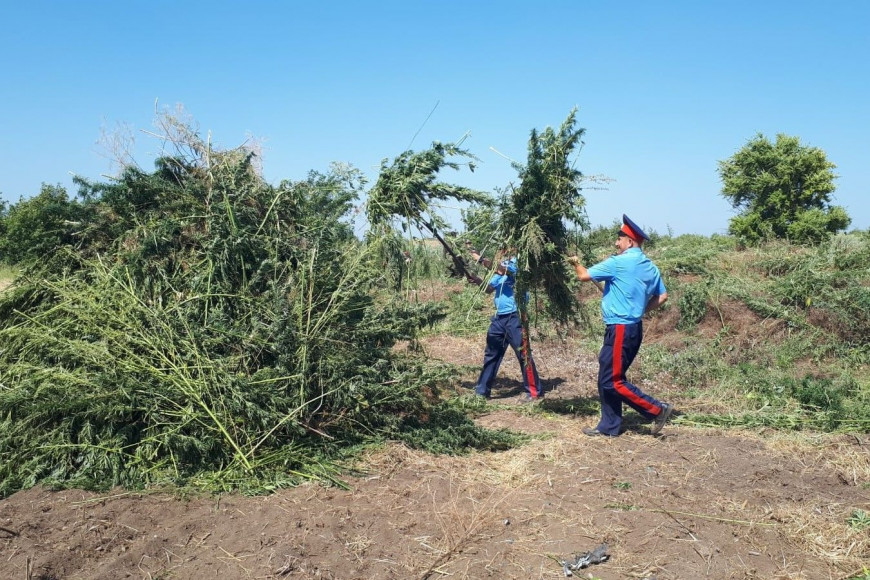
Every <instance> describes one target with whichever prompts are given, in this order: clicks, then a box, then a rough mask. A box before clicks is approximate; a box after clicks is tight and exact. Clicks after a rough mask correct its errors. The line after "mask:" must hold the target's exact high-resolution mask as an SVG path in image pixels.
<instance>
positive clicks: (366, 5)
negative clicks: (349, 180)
mask: <svg viewBox="0 0 870 580" xmlns="http://www.w3.org/2000/svg"><path fill="white" fill-rule="evenodd" d="M3 22H4V25H3V34H2V35H0V54H2V64H3V65H2V68H0V70H2V80H0V102H2V105H3V106H2V109H0V128H2V142H0V192H2V197H3V199H5V200H7V201H10V202H15V201H18V200H19V199H20V198H22V197H25V198H27V197H31V196H33V195H35V194H37V193H38V192H39V189H40V185H41V184H42V183H43V182H45V183H49V184H57V183H59V184H61V185H63V186H65V187H67V189H68V190H69V191H70V193H74V191H75V190H74V187H73V185H72V180H71V177H70V174H71V173H75V174H79V175H81V176H83V177H86V178H89V179H92V180H100V179H102V178H101V177H100V176H101V174H106V173H109V172H111V171H112V170H113V167H112V164H111V163H110V160H109V159H108V158H107V157H105V152H104V151H102V150H101V148H100V147H99V146H98V145H97V142H98V140H99V138H100V134H101V130H102V129H106V130H108V131H113V130H114V129H115V128H116V127H117V126H118V125H126V126H128V127H131V128H133V130H134V131H135V136H136V146H135V150H134V153H135V159H136V161H137V162H138V164H139V165H140V166H141V167H143V168H146V169H151V168H152V167H153V160H154V157H155V156H156V155H157V154H158V152H159V147H160V143H159V141H157V140H155V139H154V138H152V137H149V136H148V135H146V134H145V133H143V132H141V130H143V129H144V130H151V129H153V120H154V110H155V109H154V104H155V100H158V106H159V107H175V105H176V104H182V105H183V106H184V108H185V110H186V111H187V112H188V113H189V114H190V115H192V117H193V118H194V119H195V120H196V121H197V122H198V124H199V126H200V128H201V129H202V131H203V133H205V132H208V131H210V132H211V135H212V139H213V141H214V142H215V143H216V144H217V145H219V146H222V147H234V146H237V145H240V144H242V143H243V142H244V141H245V140H246V139H247V138H248V137H249V136H254V137H256V138H258V139H259V140H261V141H262V143H263V146H264V150H263V166H264V175H265V177H266V179H267V180H269V181H270V182H272V183H277V182H278V181H280V180H282V179H302V178H304V177H305V175H306V174H307V172H308V171H309V170H312V169H314V170H318V171H325V170H327V169H328V166H329V163H330V162H332V161H341V162H347V163H350V164H352V165H354V166H355V167H357V168H359V169H361V170H363V171H364V172H365V173H366V174H367V175H369V177H370V180H371V181H370V185H371V183H373V181H374V179H375V178H376V175H377V169H378V167H379V165H380V162H381V160H382V159H384V158H390V159H392V158H393V157H395V156H396V155H398V154H400V153H401V152H402V151H404V150H406V149H408V148H412V149H417V150H419V149H424V148H426V147H428V146H429V145H430V144H431V142H432V141H434V140H439V141H445V142H447V141H455V140H457V139H459V138H461V137H462V136H463V135H464V134H465V133H466V132H469V133H470V135H469V137H468V139H467V140H466V142H465V144H464V145H465V146H466V147H467V148H469V149H470V150H471V151H472V152H473V153H474V154H476V155H477V156H478V157H479V158H480V160H481V162H482V165H481V167H480V168H479V169H478V171H476V172H475V173H474V174H470V173H468V172H467V171H466V172H458V173H454V172H448V173H446V174H444V176H443V178H444V180H445V181H449V182H452V183H457V184H461V185H466V186H469V187H475V188H478V189H483V190H487V191H492V190H494V189H495V188H496V187H505V186H506V185H508V184H509V183H511V182H514V183H515V182H516V173H515V172H514V170H513V169H512V168H511V166H510V164H509V162H508V161H507V160H506V159H505V158H504V157H503V156H502V155H504V156H507V157H510V158H513V159H516V160H519V161H524V160H525V157H526V145H527V141H528V136H529V132H530V131H531V129H533V128H537V129H543V128H544V127H546V126H554V127H555V126H558V125H559V124H560V123H561V122H562V121H563V120H564V119H565V117H566V116H567V115H568V112H569V111H570V110H571V109H572V107H574V106H577V107H578V108H579V113H578V125H579V126H580V127H584V128H585V129H586V134H585V143H586V144H585V147H584V148H583V150H582V151H581V152H580V153H579V155H577V158H576V161H577V164H576V166H577V167H578V168H579V169H580V170H581V171H582V172H583V173H585V174H587V175H603V176H606V177H608V178H610V179H612V180H614V181H612V182H611V183H610V184H609V185H608V188H607V190H605V191H596V190H590V191H587V192H586V198H587V209H588V213H589V217H590V219H591V221H592V223H593V224H596V225H609V224H610V223H612V222H613V221H614V220H615V219H618V218H619V217H620V216H621V214H622V213H623V212H625V213H627V214H628V215H629V216H631V217H632V218H633V219H634V221H636V222H638V223H639V224H641V225H642V226H644V227H646V228H648V229H654V230H656V231H658V232H660V233H667V232H669V231H670V232H671V233H673V234H677V235H679V234H685V233H696V234H702V235H710V234H713V233H724V232H725V231H726V228H727V223H728V219H729V218H730V217H731V216H732V215H733V211H732V209H731V207H730V206H729V205H728V204H727V203H726V201H725V200H724V199H723V198H722V197H721V195H720V193H719V192H720V190H721V183H720V181H719V179H718V175H717V172H716V167H717V166H716V162H717V161H718V160H723V159H726V158H728V157H730V156H731V155H732V154H734V153H735V152H736V151H737V150H738V149H740V148H741V147H742V146H743V145H744V144H745V143H746V142H747V141H748V140H749V139H750V138H752V137H753V136H755V135H756V134H757V133H759V132H760V133H763V134H764V135H766V136H767V137H769V138H770V139H774V138H775V136H776V134H777V133H785V134H787V135H793V136H798V137H800V139H801V142H802V143H803V144H805V145H810V146H815V147H820V148H821V149H823V150H824V151H825V152H826V153H827V155H828V159H829V160H830V161H832V162H833V163H835V164H837V166H838V167H837V170H836V172H837V174H838V175H840V178H839V179H838V180H837V181H836V184H837V191H836V192H835V193H834V200H833V201H834V203H835V204H837V205H842V206H845V207H846V209H847V211H848V212H849V214H850V216H851V217H852V220H853V222H852V227H855V228H861V229H867V228H870V154H868V153H870V2H863V1H860V0H848V1H844V0H832V1H829V2H818V1H805V0H771V1H766V0H753V1H747V0H736V1H730V2H699V1H698V0H679V1H677V0H674V1H666V0H665V1H649V0H623V1H622V2H609V1H603V0H601V1H598V0H595V1H589V0H573V1H560V2H547V1H544V0H542V1H540V2H531V1H522V2H518V1H513V0H504V1H501V2H485V1H481V2H475V1H467V0H466V1H462V2H460V1H454V0H443V1H439V2H434V1H425V0H403V1H389V2H363V1H354V2H350V1H348V2H334V1H329V0H323V1H320V2H304V3H303V2H279V1H277V0H276V1H273V2H265V1H258V0H249V1H247V2H222V1H220V0H213V1H210V2H200V1H196V2H193V1H175V2H170V1H166V0H150V1H147V2H145V1H137V0H131V1H118V0H113V1H111V2H109V1H103V0H100V1H88V0H82V1H80V2H71V1H66V0H57V1H54V2H49V1H45V0H28V1H27V2H4V8H3ZM492 149H495V150H497V151H498V152H500V154H501V155H500V154H498V153H496V152H494V151H493V150H492Z"/></svg>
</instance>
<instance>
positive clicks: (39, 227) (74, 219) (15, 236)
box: [0, 184, 87, 265]
mask: <svg viewBox="0 0 870 580" xmlns="http://www.w3.org/2000/svg"><path fill="white" fill-rule="evenodd" d="M86 212H87V210H86V208H85V207H84V206H83V205H82V204H81V203H79V202H77V201H75V200H70V199H69V197H68V196H67V193H66V190H65V189H64V188H63V187H61V186H60V185H57V186H51V185H46V184H43V186H42V190H41V191H40V193H39V195H37V196H35V197H32V198H30V199H23V200H21V201H19V202H18V203H16V204H12V205H11V206H10V207H9V209H8V211H6V212H5V215H2V219H0V223H2V227H0V261H2V262H5V263H7V264H10V265H14V264H19V263H22V262H27V261H33V260H38V259H41V258H44V257H45V256H47V255H51V254H52V253H54V252H55V251H56V250H57V248H59V247H61V246H64V245H75V244H76V243H78V241H79V233H80V231H81V230H82V229H83V223H82V220H83V219H84V218H85V215H86Z"/></svg>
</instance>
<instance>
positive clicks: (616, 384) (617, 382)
mask: <svg viewBox="0 0 870 580" xmlns="http://www.w3.org/2000/svg"><path fill="white" fill-rule="evenodd" d="M624 335H625V325H622V324H617V325H616V336H615V337H614V339H613V388H614V389H616V392H617V393H619V394H620V395H622V396H623V397H624V398H626V399H628V400H629V401H631V402H632V403H634V404H635V405H638V406H640V407H641V408H642V409H645V410H647V411H649V412H650V413H652V414H653V415H655V414H657V413H658V412H660V411H661V409H659V408H658V407H657V406H655V405H653V404H652V403H650V402H649V401H647V400H646V399H644V398H642V397H639V396H638V395H637V393H635V392H634V391H632V390H631V389H629V388H628V387H627V386H626V384H625V377H624V376H623V375H622V341H623V337H624Z"/></svg>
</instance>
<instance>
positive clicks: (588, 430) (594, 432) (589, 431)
mask: <svg viewBox="0 0 870 580" xmlns="http://www.w3.org/2000/svg"><path fill="white" fill-rule="evenodd" d="M583 434H584V435H589V436H590V437H616V435H608V434H607V433H602V432H601V431H599V430H598V429H596V428H595V427H584V428H583Z"/></svg>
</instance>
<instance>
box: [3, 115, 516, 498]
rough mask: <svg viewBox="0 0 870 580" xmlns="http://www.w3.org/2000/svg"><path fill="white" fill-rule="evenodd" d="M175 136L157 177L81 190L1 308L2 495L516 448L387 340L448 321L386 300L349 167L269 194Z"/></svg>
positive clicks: (261, 483)
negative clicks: (423, 452)
mask: <svg viewBox="0 0 870 580" xmlns="http://www.w3.org/2000/svg"><path fill="white" fill-rule="evenodd" d="M169 126H170V127H171V128H173V129H175V132H174V134H173V137H174V139H170V140H169V141H170V143H172V144H174V145H175V148H174V154H172V155H165V156H163V157H161V158H159V159H158V160H157V161H156V163H155V170H154V171H150V172H149V171H143V170H142V169H140V168H138V167H136V166H128V167H127V168H126V169H125V170H124V171H123V172H122V173H121V174H120V175H119V176H118V177H117V178H116V179H114V180H112V181H110V182H106V183H91V182H87V181H84V180H79V181H78V185H79V187H80V192H79V199H80V201H78V202H77V203H79V204H80V207H79V208H78V209H79V210H80V211H79V215H80V218H81V219H79V220H76V221H67V222H65V223H64V227H66V228H68V229H69V231H67V232H65V234H66V235H65V236H64V239H65V240H72V242H70V243H64V244H63V245H61V246H59V247H57V248H54V251H53V252H52V253H51V254H50V256H46V257H44V259H41V260H37V261H34V262H31V263H29V264H24V265H22V266H21V269H20V274H19V276H18V277H17V279H16V280H15V282H14V284H13V285H12V287H10V288H9V289H7V291H5V292H4V293H3V294H2V296H0V344H2V345H3V346H2V349H0V496H6V495H9V494H11V493H14V492H15V491H17V490H20V489H25V488H28V487H31V486H33V485H36V484H38V483H41V484H44V485H50V486H58V487H70V486H75V487H80V488H86V489H104V488H108V487H110V486H116V485H121V486H127V487H143V486H149V485H159V484H172V485H182V486H191V487H194V488H200V489H208V490H228V489H232V490H241V491H247V492H252V493H255V492H263V491H267V490H270V489H275V488H278V487H282V486H288V485H293V484H295V483H298V482H299V481H302V480H304V479H311V478H313V479H319V480H325V481H331V482H336V483H340V477H341V475H340V474H341V471H340V467H339V465H340V463H341V460H342V458H344V457H346V456H347V455H348V454H349V453H352V452H353V450H354V449H355V448H357V447H358V446H360V445H364V444H367V443H371V442H376V441H381V440H384V439H388V438H400V439H401V438H407V439H409V440H411V441H426V440H431V439H432V437H437V434H436V435H433V436H428V437H427V436H425V435H421V431H426V430H427V429H430V428H434V429H436V430H441V431H443V432H448V431H449V432H450V437H451V439H450V444H449V445H447V446H446V448H445V449H444V451H446V452H461V451H462V450H463V448H467V447H469V446H471V447H478V448H503V447H505V446H506V445H508V444H509V442H510V441H511V435H509V434H507V433H502V432H495V431H494V432H488V431H485V430H483V429H478V428H476V427H474V426H473V424H472V423H471V422H470V420H469V419H467V418H466V417H465V416H464V415H462V414H457V413H455V412H453V411H451V410H450V409H448V408H444V406H443V405H442V404H441V403H440V402H439V400H438V397H437V396H434V395H435V394H437V390H438V387H439V385H445V384H447V382H448V381H449V380H450V379H451V377H452V375H453V372H454V371H452V370H451V369H450V368H448V367H446V366H444V365H441V364H435V363H429V362H428V361H426V360H425V359H423V358H420V357H416V358H415V357H414V356H413V354H412V353H400V352H396V350H395V349H393V348H392V347H393V346H394V345H395V344H396V342H397V341H399V340H404V339H413V337H414V336H415V335H416V334H417V333H418V331H419V329H420V328H422V327H425V326H427V325H431V324H433V323H434V322H435V321H437V320H439V319H441V318H442V317H443V316H444V311H443V307H442V306H440V305H438V304H435V303H429V304H410V303H408V302H407V301H405V300H401V299H398V298H397V297H396V296H395V293H391V292H389V291H385V290H390V283H391V281H390V280H389V276H388V272H387V271H386V270H385V268H383V267H380V264H379V257H378V249H377V248H378V246H377V245H376V244H365V243H362V242H360V241H359V240H357V239H356V238H355V237H354V235H353V227H352V224H351V217H352V212H353V210H354V205H353V203H354V201H355V200H356V199H357V198H358V196H359V193H360V192H361V190H362V188H363V186H364V179H363V178H362V176H361V175H360V174H359V173H358V172H357V171H355V170H354V169H352V168H348V167H346V166H339V165H334V166H333V167H332V168H331V169H330V171H329V172H328V173H326V174H321V173H317V172H312V173H310V174H309V175H308V176H307V178H306V179H304V180H301V181H283V182H281V183H280V184H279V185H277V186H274V185H270V184H268V183H266V182H265V181H264V180H263V179H262V177H261V176H260V174H259V172H258V169H257V164H256V155H255V153H254V152H253V151H251V150H247V149H245V148H240V149H233V150H228V151H217V150H215V149H214V148H212V146H211V145H210V143H207V142H205V141H203V140H202V139H200V138H199V137H198V136H196V135H195V134H194V133H193V132H192V131H189V130H187V129H186V128H184V127H182V126H180V125H179V124H177V123H176V124H170V125H169ZM433 425H434V426H435V427H433ZM457 425H458V426H459V427H460V429H458V430H457V429H456V427H457ZM457 432H459V433H464V435H463V436H461V437H457V436H456V433H457Z"/></svg>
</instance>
